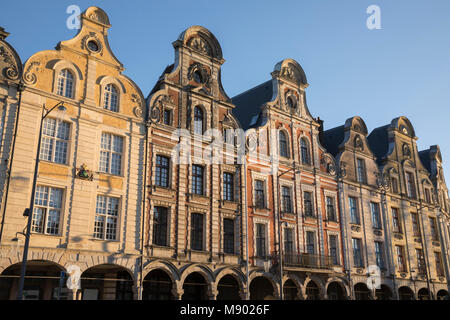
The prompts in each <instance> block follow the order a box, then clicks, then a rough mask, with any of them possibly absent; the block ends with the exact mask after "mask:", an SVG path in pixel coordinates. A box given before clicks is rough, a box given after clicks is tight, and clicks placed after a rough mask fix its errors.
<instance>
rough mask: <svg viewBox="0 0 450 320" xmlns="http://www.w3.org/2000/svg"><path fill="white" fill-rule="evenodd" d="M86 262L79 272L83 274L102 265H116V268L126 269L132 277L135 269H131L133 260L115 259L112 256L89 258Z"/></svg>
mask: <svg viewBox="0 0 450 320" xmlns="http://www.w3.org/2000/svg"><path fill="white" fill-rule="evenodd" d="M86 260H88V261H86V262H85V263H84V264H83V268H82V269H81V272H85V271H86V270H88V269H90V268H93V267H96V266H99V265H103V264H110V265H117V266H118V267H122V268H124V269H127V271H128V272H129V273H130V274H131V275H133V274H134V271H135V268H134V267H133V264H134V263H133V262H134V261H133V259H129V258H116V257H112V256H93V257H91V256H90V259H86ZM133 278H134V277H133Z"/></svg>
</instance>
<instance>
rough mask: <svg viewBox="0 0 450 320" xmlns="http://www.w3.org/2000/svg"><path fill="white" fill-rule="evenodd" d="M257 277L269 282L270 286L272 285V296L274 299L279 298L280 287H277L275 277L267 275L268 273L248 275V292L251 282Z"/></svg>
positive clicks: (256, 272) (260, 272)
mask: <svg viewBox="0 0 450 320" xmlns="http://www.w3.org/2000/svg"><path fill="white" fill-rule="evenodd" d="M258 277H262V278H265V279H267V280H268V281H269V282H270V284H271V285H272V288H273V296H274V297H275V298H279V297H280V286H279V284H278V282H277V280H276V279H275V276H274V275H273V274H271V273H269V272H263V271H253V272H252V273H250V275H249V277H248V283H249V288H248V290H250V285H251V283H252V281H253V280H254V279H255V278H258Z"/></svg>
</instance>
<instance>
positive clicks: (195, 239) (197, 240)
mask: <svg viewBox="0 0 450 320" xmlns="http://www.w3.org/2000/svg"><path fill="white" fill-rule="evenodd" d="M191 249H192V250H199V251H201V250H203V215H202V214H200V213H192V214H191Z"/></svg>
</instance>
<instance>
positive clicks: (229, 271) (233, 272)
mask: <svg viewBox="0 0 450 320" xmlns="http://www.w3.org/2000/svg"><path fill="white" fill-rule="evenodd" d="M227 275H230V276H232V277H233V278H235V279H236V281H237V282H238V284H239V287H240V289H241V290H244V289H245V286H246V284H245V276H244V274H242V272H241V271H240V270H237V269H235V268H224V269H222V270H220V271H219V272H218V273H217V274H216V276H215V285H216V286H217V284H218V283H219V281H220V279H222V278H223V277H225V276H227Z"/></svg>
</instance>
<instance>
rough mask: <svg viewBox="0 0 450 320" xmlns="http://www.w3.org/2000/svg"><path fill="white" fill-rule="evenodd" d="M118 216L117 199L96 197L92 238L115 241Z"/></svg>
mask: <svg viewBox="0 0 450 320" xmlns="http://www.w3.org/2000/svg"><path fill="white" fill-rule="evenodd" d="M118 216H119V199H118V198H112V197H107V196H100V195H98V196H97V205H96V210H95V224H94V238H96V239H102V240H116V239H117V221H118Z"/></svg>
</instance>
